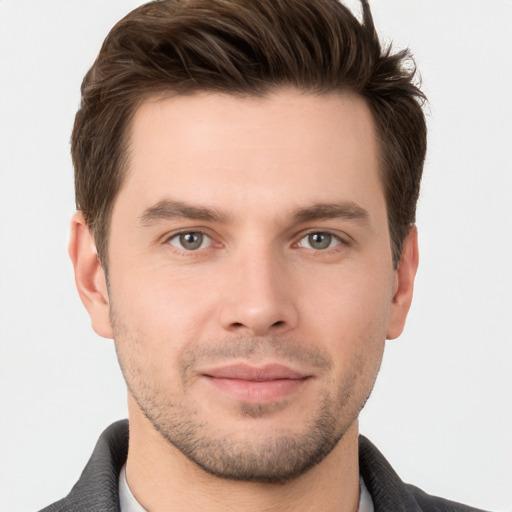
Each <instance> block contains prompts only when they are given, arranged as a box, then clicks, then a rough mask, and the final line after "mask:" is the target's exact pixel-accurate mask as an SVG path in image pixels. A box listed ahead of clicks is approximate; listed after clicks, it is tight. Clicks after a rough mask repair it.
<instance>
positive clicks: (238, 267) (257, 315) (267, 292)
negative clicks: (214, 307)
mask: <svg viewBox="0 0 512 512" xmlns="http://www.w3.org/2000/svg"><path fill="white" fill-rule="evenodd" d="M232 265H233V266H232V267H231V272H230V274H229V276H228V278H227V279H226V280H225V281H224V286H223V288H222V296H223V300H222V303H221V307H220V323H221V326H222V327H223V328H224V329H225V330H227V331H230V332H232V333H236V334H238V335H251V336H265V335H271V334H285V333H286V332H289V331H291V330H293V329H294V328H295V327H296V326H297V324H298V322H299V312H298V309H297V304H296V294H295V293H294V288H295V287H294V276H293V273H292V272H291V270H292V269H291V268H290V267H289V266H287V265H286V261H280V260H279V258H278V257H275V256H274V255H273V254H272V253H271V251H267V252H265V253H263V251H256V250H255V251H252V252H251V253H250V254H247V253H246V254H244V255H240V256H239V257H238V258H237V261H236V263H232ZM233 268H235V271H233Z"/></svg>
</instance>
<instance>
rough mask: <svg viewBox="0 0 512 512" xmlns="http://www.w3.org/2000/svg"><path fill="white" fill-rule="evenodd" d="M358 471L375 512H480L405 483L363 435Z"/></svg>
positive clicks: (360, 441) (360, 444)
mask: <svg viewBox="0 0 512 512" xmlns="http://www.w3.org/2000/svg"><path fill="white" fill-rule="evenodd" d="M359 470H360V472H361V476H362V477H363V479H364V482H365V485H366V487H367V488H368V491H369V493H370V495H371V497H372V500H373V505H374V509H375V512H387V511H389V512H399V511H403V512H464V511H465V512H479V509H476V508H473V507H470V506H468V505H463V504H461V503H456V502H454V501H449V500H446V499H444V498H439V497H436V496H431V495H429V494H427V493H426V492H424V491H422V490H421V489H419V488H418V487H415V486H414V485H410V484H406V483H404V482H403V481H402V480H401V479H400V477H399V476H398V475H397V473H396V472H395V471H394V469H393V468H392V467H391V465H390V464H389V462H388V461H387V460H386V459H385V457H384V456H383V455H382V454H381V453H380V452H379V450H378V449H377V448H376V447H375V446H374V445H373V444H372V443H371V442H370V441H369V440H368V439H367V438H366V437H364V436H359ZM480 512H482V511H480Z"/></svg>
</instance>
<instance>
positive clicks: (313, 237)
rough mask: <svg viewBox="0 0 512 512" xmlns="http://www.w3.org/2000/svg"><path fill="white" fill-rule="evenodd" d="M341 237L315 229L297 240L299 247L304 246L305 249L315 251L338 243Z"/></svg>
mask: <svg viewBox="0 0 512 512" xmlns="http://www.w3.org/2000/svg"><path fill="white" fill-rule="evenodd" d="M341 243H342V242H341V239H340V238H339V237H338V236H336V235H333V234H332V233H324V232H322V231H316V232H314V233H309V234H307V235H306V236H303V237H302V238H301V239H300V240H299V243H298V245H299V247H306V248H307V249H314V250H315V251H323V250H325V249H330V248H332V247H336V246H337V245H340V244H341Z"/></svg>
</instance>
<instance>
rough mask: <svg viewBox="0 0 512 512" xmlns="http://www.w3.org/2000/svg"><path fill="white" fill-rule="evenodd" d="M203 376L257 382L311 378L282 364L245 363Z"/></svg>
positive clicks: (215, 370)
mask: <svg viewBox="0 0 512 512" xmlns="http://www.w3.org/2000/svg"><path fill="white" fill-rule="evenodd" d="M202 374H203V375H205V376H206V377H213V378H216V379H237V380H247V381H256V382H258V381H267V380H278V379H295V380H299V379H305V378H306V377H309V375H307V374H305V373H301V372H299V371H296V370H293V369H292V368H290V367H288V366H285V365H281V364H266V365H264V366H254V365H250V364H245V363H241V364H232V365H227V366H221V367H217V368H212V369H208V370H206V371H203V372H202Z"/></svg>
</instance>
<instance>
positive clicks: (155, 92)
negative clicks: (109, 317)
mask: <svg viewBox="0 0 512 512" xmlns="http://www.w3.org/2000/svg"><path fill="white" fill-rule="evenodd" d="M287 89H288V90H294V91H299V92H301V93H303V94H310V95H315V96H329V95H336V96H345V97H353V98H358V99H360V100H362V101H363V102H364V103H365V104H366V106H367V107H368V109H369V113H370V115H371V119H372V123H373V128H374V129H373V134H374V137H375V147H376V151H377V155H376V157H377V162H378V169H377V172H378V179H379V182H380V186H381V187H382V192H383V194H384V200H385V206H386V216H387V222H386V224H387V226H388V237H389V242H390V246H391V255H392V260H393V266H394V267H395V268H396V267H397V266H398V260H399V259H400V255H401V245H400V246H398V247H397V246H396V243H397V241H396V240H394V237H393V233H392V222H391V219H390V208H389V204H388V193H387V186H388V183H387V181H388V180H389V179H390V177H389V176H388V174H389V170H388V169H387V168H388V166H389V163H388V162H387V161H386V160H387V158H386V152H385V150H384V148H383V146H384V140H383V137H382V133H381V128H380V127H379V123H378V120H377V118H376V116H375V114H374V112H373V108H372V105H371V101H370V100H369V98H367V97H366V96H365V95H363V94H361V93H358V92H356V91H354V90H353V89H352V88H350V87H349V86H347V87H339V88H334V87H332V88H320V87H308V86H302V87H301V86H298V85H296V84H292V83H287V82H283V83H265V84H260V85H259V87H258V88H256V87H254V89H253V90H236V89H235V90H226V89H222V88H220V87H219V88H218V89H217V88H215V87H208V88H205V87H197V88H194V89H188V90H186V91H180V90H179V88H176V87H174V88H173V87H172V86H171V85H169V84H161V85H160V86H156V87H148V88H146V89H145V90H144V91H143V92H142V93H141V94H140V96H139V97H138V98H137V99H136V100H135V101H134V102H133V104H132V106H131V108H130V111H129V115H128V116H127V119H126V124H125V127H124V130H123V133H122V137H121V141H120V146H119V151H120V159H119V164H118V169H117V177H118V183H119V186H118V187H117V190H116V192H115V195H114V196H113V197H112V200H111V201H110V204H109V205H108V208H106V209H105V214H104V216H103V218H102V219H98V220H100V221H101V222H102V223H103V224H104V229H103V230H102V236H101V244H102V245H101V247H99V248H98V249H99V251H98V252H99V256H100V261H101V264H102V266H103V269H104V270H105V273H108V264H109V250H108V246H109V240H110V230H111V225H112V213H113V211H114V207H115V203H116V200H117V197H118V195H119V193H120V192H121V190H122V189H123V186H124V184H125V182H126V179H127V175H128V172H129V162H130V153H131V147H130V146H131V135H132V132H133V123H134V118H135V116H136V114H137V112H138V111H139V110H140V108H141V107H142V106H143V104H145V103H147V102H150V101H154V102H159V101H166V100H171V99H174V98H181V97H190V96H196V95H201V94H212V95H213V94H220V95H224V96H232V97H235V98H240V99H255V98H260V99H265V98H268V97H269V96H270V95H272V94H273V93H275V92H276V91H279V90H287ZM410 227H412V225H411V226H410ZM92 232H93V238H94V239H95V240H96V236H95V232H96V229H94V228H93V229H92ZM402 242H403V241H402Z"/></svg>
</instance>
